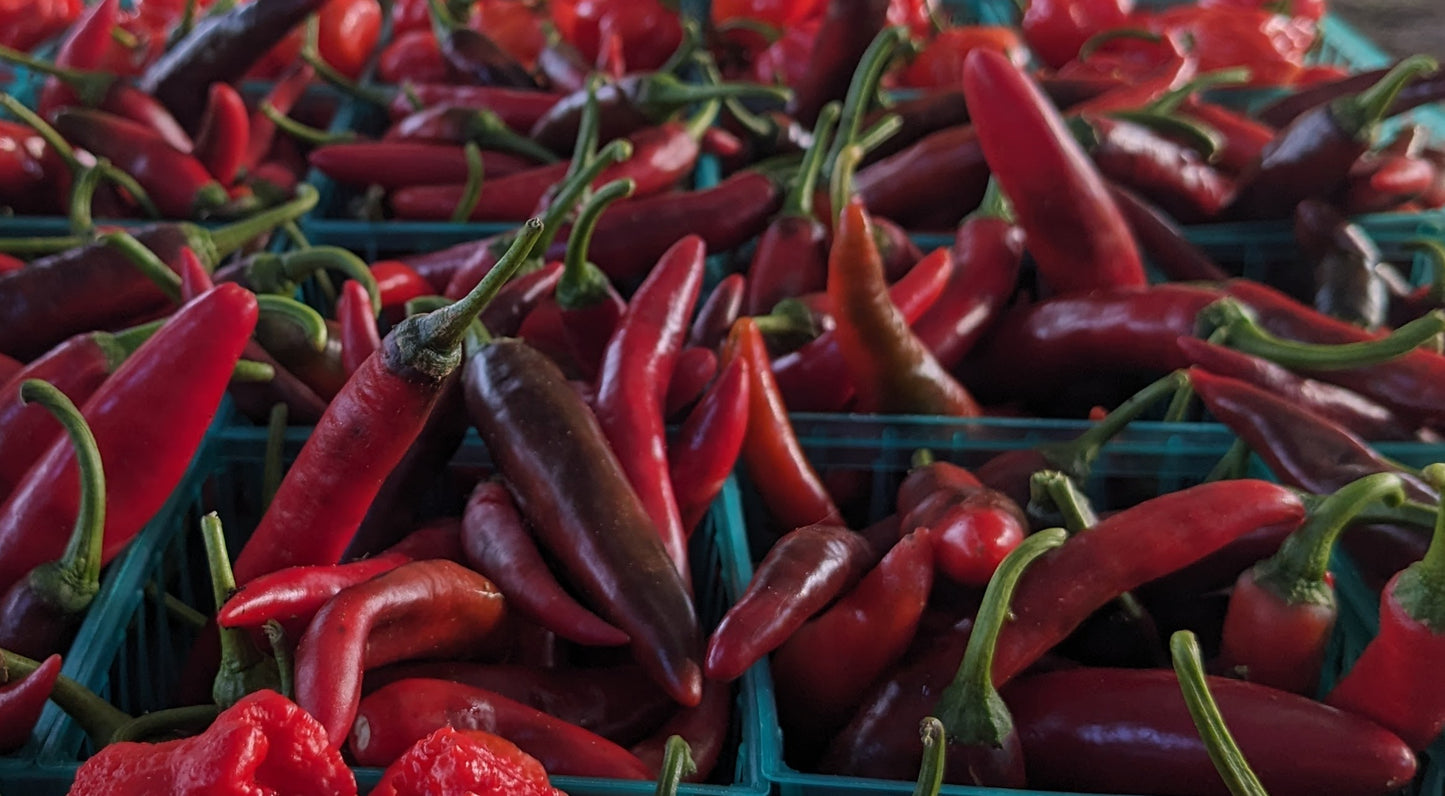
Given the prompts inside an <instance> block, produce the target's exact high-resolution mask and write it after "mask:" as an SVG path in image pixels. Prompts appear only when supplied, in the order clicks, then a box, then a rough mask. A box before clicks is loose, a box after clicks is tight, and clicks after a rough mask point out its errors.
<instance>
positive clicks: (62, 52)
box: [35, 0, 120, 119]
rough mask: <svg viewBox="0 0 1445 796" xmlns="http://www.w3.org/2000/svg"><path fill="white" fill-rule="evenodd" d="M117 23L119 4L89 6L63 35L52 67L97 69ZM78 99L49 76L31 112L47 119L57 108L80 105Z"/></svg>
mask: <svg viewBox="0 0 1445 796" xmlns="http://www.w3.org/2000/svg"><path fill="white" fill-rule="evenodd" d="M119 19H120V3H119V0H105V1H104V2H100V3H95V4H94V5H92V6H90V8H88V9H86V10H85V12H84V13H83V14H82V15H81V16H80V18H79V19H77V20H76V21H75V24H73V25H71V26H70V29H69V30H68V31H66V34H65V38H64V39H62V40H61V42H60V47H59V48H58V49H57V50H56V51H55V61H54V63H55V66H56V67H57V68H60V69H80V70H95V69H98V68H100V67H101V65H102V62H103V60H104V58H105V55H106V53H107V52H108V51H109V50H110V48H111V46H112V43H111V38H110V37H111V30H112V29H114V28H115V26H116V23H117V22H118V21H119ZM80 99H81V98H80V97H78V96H76V93H75V91H74V90H72V89H71V87H70V86H68V85H66V83H65V82H63V81H62V80H60V78H59V77H56V76H50V77H47V78H46V79H45V85H44V86H43V87H42V88H41V89H40V99H39V100H38V102H37V103H36V106H35V111H36V113H39V114H40V115H41V117H42V118H46V119H48V118H51V116H52V115H53V114H54V113H55V112H56V111H57V110H59V109H60V108H63V107H66V106H69V105H79V104H81V102H80Z"/></svg>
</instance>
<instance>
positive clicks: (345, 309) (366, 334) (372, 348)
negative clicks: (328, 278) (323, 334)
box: [336, 279, 381, 373]
mask: <svg viewBox="0 0 1445 796" xmlns="http://www.w3.org/2000/svg"><path fill="white" fill-rule="evenodd" d="M336 318H337V321H338V322H339V323H340V326H341V362H342V364H343V365H345V366H346V371H347V372H348V373H355V372H356V371H357V370H359V369H360V368H361V364H362V363H363V362H365V361H366V360H367V359H368V358H369V357H370V356H371V355H372V354H375V353H376V352H377V351H378V350H380V349H381V334H380V333H379V332H378V331H377V328H376V313H375V312H373V311H372V307H371V299H370V298H369V297H368V296H367V295H366V286H365V285H363V284H361V283H360V282H357V281H356V280H354V279H353V280H347V281H346V283H345V284H343V285H342V286H341V297H340V298H339V299H337V301H336Z"/></svg>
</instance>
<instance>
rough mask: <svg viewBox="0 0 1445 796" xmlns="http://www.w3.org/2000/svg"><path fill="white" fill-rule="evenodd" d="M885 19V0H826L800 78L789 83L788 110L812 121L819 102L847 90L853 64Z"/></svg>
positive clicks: (820, 109)
mask: <svg viewBox="0 0 1445 796" xmlns="http://www.w3.org/2000/svg"><path fill="white" fill-rule="evenodd" d="M887 22H888V2H887V0H829V2H828V7H827V10H826V11H825V12H824V13H823V22H822V26H821V27H819V28H818V35H817V39H816V40H815V42H814V44H813V51H812V57H811V58H810V59H809V61H808V66H807V71H806V72H804V73H803V77H802V80H800V81H798V82H797V83H789V84H788V85H791V86H793V99H792V101H790V102H789V103H788V110H789V112H790V113H791V114H792V115H793V117H794V118H796V119H797V120H798V121H800V122H802V123H803V124H813V123H814V122H816V121H817V120H818V113H819V112H821V111H822V110H823V106H824V105H827V104H828V103H829V102H831V101H833V100H842V99H843V95H844V94H846V93H848V84H849V82H850V81H851V79H852V75H853V67H854V66H855V65H856V64H857V63H858V61H859V60H860V59H861V58H862V56H863V53H864V52H865V51H866V50H867V49H868V45H869V44H870V43H871V42H872V41H873V39H874V37H875V36H877V35H878V33H879V31H882V30H883V28H884V26H885V25H886V24H887Z"/></svg>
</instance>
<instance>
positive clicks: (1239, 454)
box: [1204, 439, 1250, 483]
mask: <svg viewBox="0 0 1445 796" xmlns="http://www.w3.org/2000/svg"><path fill="white" fill-rule="evenodd" d="M1249 454H1250V450H1249V443H1247V442H1245V441H1244V440H1242V439H1236V440H1235V441H1234V442H1231V443H1229V450H1227V451H1225V452H1224V455H1223V456H1220V457H1219V461H1217V462H1215V463H1214V466H1213V467H1211V468H1210V469H1209V473H1208V474H1206V475H1205V476H1204V480H1205V482H1206V483H1209V482H1213V481H1224V480H1227V479H1231V478H1242V477H1244V476H1243V474H1244V470H1245V466H1246V465H1247V464H1248V462H1249Z"/></svg>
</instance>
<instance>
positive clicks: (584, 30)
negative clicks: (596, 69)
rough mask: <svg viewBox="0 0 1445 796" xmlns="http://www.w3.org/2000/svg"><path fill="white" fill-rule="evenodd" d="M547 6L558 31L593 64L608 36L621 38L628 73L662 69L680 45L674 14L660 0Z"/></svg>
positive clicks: (578, 0)
mask: <svg viewBox="0 0 1445 796" xmlns="http://www.w3.org/2000/svg"><path fill="white" fill-rule="evenodd" d="M550 7H551V12H552V22H553V23H554V24H555V25H556V26H557V32H558V33H560V34H561V35H562V38H563V39H566V40H567V41H568V42H570V43H571V44H572V46H574V47H576V48H577V49H578V50H579V51H580V52H581V53H582V56H583V57H584V58H586V59H587V60H588V61H592V62H594V63H595V62H596V61H597V60H598V56H599V55H600V54H601V52H602V43H603V42H604V41H605V39H606V37H607V36H608V35H610V34H616V35H617V36H618V37H620V38H621V41H622V54H623V58H624V59H625V60H626V62H627V65H628V68H629V69H630V70H638V71H646V70H651V69H656V68H658V67H659V66H662V64H663V63H664V62H665V61H667V59H668V57H669V56H671V55H672V53H673V51H674V50H676V49H677V48H678V45H680V44H681V43H682V25H681V23H680V21H679V19H678V15H677V13H676V12H675V11H673V10H672V9H671V8H669V7H667V5H665V4H664V3H662V2H660V0H642V1H641V2H637V1H636V0H560V1H559V2H555V3H551V4H550Z"/></svg>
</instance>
